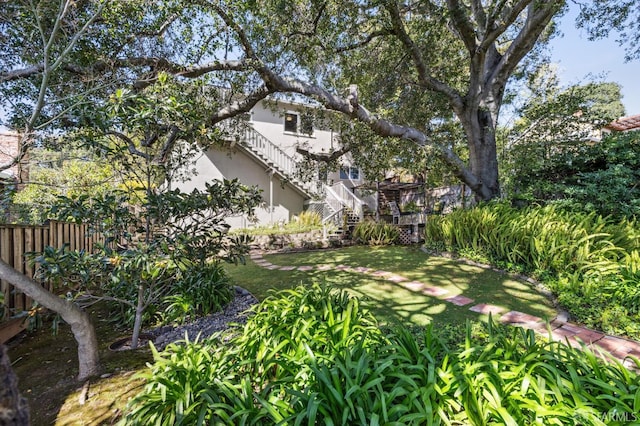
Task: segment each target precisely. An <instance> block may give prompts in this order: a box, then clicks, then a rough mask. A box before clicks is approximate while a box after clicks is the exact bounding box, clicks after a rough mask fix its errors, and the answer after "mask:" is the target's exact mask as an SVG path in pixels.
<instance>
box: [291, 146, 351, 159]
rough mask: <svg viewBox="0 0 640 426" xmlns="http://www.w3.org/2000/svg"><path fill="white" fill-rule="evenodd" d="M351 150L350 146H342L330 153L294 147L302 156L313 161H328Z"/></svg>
mask: <svg viewBox="0 0 640 426" xmlns="http://www.w3.org/2000/svg"><path fill="white" fill-rule="evenodd" d="M349 151H351V148H350V147H346V146H343V147H342V148H340V149H338V150H336V151H332V152H330V153H326V152H311V151H309V150H308V149H304V148H302V147H296V152H297V153H298V154H300V155H302V156H303V157H306V158H309V159H311V160H314V161H320V162H323V163H330V162H332V161H334V160H337V159H338V158H340V157H342V156H343V155H344V154H346V153H347V152H349Z"/></svg>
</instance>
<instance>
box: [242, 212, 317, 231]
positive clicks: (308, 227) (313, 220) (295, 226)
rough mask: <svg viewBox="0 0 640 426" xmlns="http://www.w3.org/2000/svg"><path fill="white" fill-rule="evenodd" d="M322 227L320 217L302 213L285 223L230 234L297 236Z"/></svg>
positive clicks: (314, 214)
mask: <svg viewBox="0 0 640 426" xmlns="http://www.w3.org/2000/svg"><path fill="white" fill-rule="evenodd" d="M322 226H323V223H322V217H320V215H319V214H318V213H316V212H310V211H303V212H301V213H300V214H299V215H298V216H294V217H293V218H292V219H291V220H290V221H289V222H287V223H284V222H282V223H274V224H271V225H262V226H257V227H254V228H244V229H236V230H233V231H232V232H231V234H235V235H247V236H255V235H287V234H299V233H303V232H311V231H318V230H322Z"/></svg>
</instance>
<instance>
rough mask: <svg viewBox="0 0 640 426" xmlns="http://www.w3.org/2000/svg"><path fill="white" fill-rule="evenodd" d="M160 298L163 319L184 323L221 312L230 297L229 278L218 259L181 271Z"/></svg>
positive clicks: (231, 293)
mask: <svg viewBox="0 0 640 426" xmlns="http://www.w3.org/2000/svg"><path fill="white" fill-rule="evenodd" d="M169 293H170V294H169V295H168V296H167V297H165V298H164V300H163V301H162V309H163V311H164V321H163V322H165V323H168V322H177V323H184V322H186V321H189V320H193V319H194V318H197V317H203V316H207V315H209V314H212V313H215V312H218V311H221V310H222V309H223V308H224V307H225V306H226V305H227V304H228V303H229V302H230V301H231V299H232V298H233V291H232V289H231V286H230V284H229V278H228V277H227V274H226V272H225V270H224V268H223V267H222V265H221V264H220V263H218V262H215V263H210V264H206V265H203V266H198V267H197V268H196V267H191V268H188V269H186V270H185V271H182V273H181V274H180V276H179V277H178V279H176V280H175V282H174V283H173V285H172V286H171V287H170V289H169Z"/></svg>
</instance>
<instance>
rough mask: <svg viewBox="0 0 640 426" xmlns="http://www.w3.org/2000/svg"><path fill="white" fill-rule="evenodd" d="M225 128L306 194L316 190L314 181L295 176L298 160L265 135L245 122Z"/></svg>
mask: <svg viewBox="0 0 640 426" xmlns="http://www.w3.org/2000/svg"><path fill="white" fill-rule="evenodd" d="M225 130H227V131H229V132H231V134H232V135H234V136H235V137H236V140H237V141H238V143H240V144H241V145H242V146H244V147H246V148H248V149H249V150H250V151H251V152H253V153H254V154H256V155H257V156H258V157H259V158H262V159H263V160H264V161H266V162H267V164H269V165H270V166H272V167H273V168H274V169H275V170H276V171H278V172H280V174H282V175H283V176H284V177H285V178H287V179H289V181H291V182H292V183H294V184H295V185H297V186H298V187H300V188H302V189H303V190H304V191H305V192H307V193H308V194H314V193H315V192H317V189H316V188H315V185H314V183H312V182H303V181H301V180H299V179H297V178H296V177H295V175H296V171H297V168H298V162H297V161H296V159H295V158H293V157H292V156H290V155H289V154H287V153H286V152H285V151H284V150H283V149H282V148H280V147H279V146H278V145H276V144H275V143H273V142H271V141H270V140H269V139H268V138H267V137H266V136H264V135H263V134H261V133H260V132H258V131H257V130H255V129H254V128H253V127H251V126H249V125H247V124H239V125H238V126H236V127H233V128H232V127H231V126H225Z"/></svg>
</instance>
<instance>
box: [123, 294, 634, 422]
mask: <svg viewBox="0 0 640 426" xmlns="http://www.w3.org/2000/svg"><path fill="white" fill-rule="evenodd" d="M357 307H358V304H357V300H356V299H351V298H348V297H346V296H344V295H341V294H339V293H336V292H331V291H328V290H327V289H323V288H318V287H317V286H312V287H311V288H306V289H305V288H298V289H296V290H293V291H290V292H285V293H284V294H281V295H273V296H272V297H271V298H269V299H268V300H265V302H263V304H261V305H260V306H259V307H258V308H257V309H256V315H255V316H254V317H252V318H250V319H249V322H248V323H247V324H246V325H245V327H244V328H243V329H242V330H237V331H236V332H235V333H236V334H233V335H232V336H231V338H230V339H231V340H230V341H227V342H223V341H222V340H221V339H220V338H219V337H217V338H212V339H209V340H204V341H195V342H189V341H188V340H187V342H185V343H183V344H174V345H170V346H169V347H168V348H167V350H166V351H165V352H163V353H158V352H156V351H155V350H154V359H155V362H154V364H152V365H151V367H150V369H149V371H148V372H146V373H145V374H144V378H145V379H146V380H147V384H146V385H145V387H144V390H143V391H142V392H141V393H140V394H139V395H138V396H136V397H135V398H134V399H133V400H132V402H131V404H130V406H129V411H128V414H127V417H125V419H124V422H125V423H126V424H158V425H169V424H198V425H200V424H403V425H418V424H477V425H480V424H490V423H501V424H510V425H518V424H534V423H544V424H574V425H578V424H585V423H588V424H594V425H599V424H605V422H606V421H607V420H608V419H609V418H610V417H611V416H616V415H620V414H621V413H626V414H627V415H633V413H635V412H637V410H638V408H640V407H638V402H637V401H638V398H639V397H640V386H639V385H640V379H639V378H638V375H637V374H636V373H633V372H630V371H628V370H627V369H626V368H625V367H623V366H622V365H621V364H620V363H618V362H615V361H614V362H610V363H606V362H604V361H602V360H601V359H600V358H599V357H597V356H596V355H594V354H592V353H590V352H589V351H588V350H584V351H583V350H580V349H575V348H572V347H571V346H568V345H565V344H563V343H561V342H554V341H550V342H547V341H544V340H541V339H537V338H536V337H535V336H534V334H533V331H524V330H522V329H518V328H502V327H498V326H496V325H494V324H493V323H492V322H491V321H490V322H489V323H488V324H487V325H486V327H485V328H484V330H482V332H481V335H482V336H481V338H480V339H479V340H478V339H477V338H476V335H475V334H474V333H472V329H471V327H470V326H467V329H466V335H464V336H463V337H462V342H461V343H460V344H459V345H456V346H448V345H446V344H445V343H444V342H443V341H442V340H441V339H440V338H439V336H438V333H437V331H435V330H434V329H433V328H431V327H428V328H427V329H425V330H424V331H422V332H417V330H413V331H412V332H410V331H408V330H406V329H396V330H394V331H392V332H389V333H387V334H383V333H382V332H381V331H380V329H379V328H378V327H376V323H375V319H374V318H372V317H370V315H368V314H366V313H364V312H362V311H360V310H359V309H357ZM327 321H328V322H329V323H330V324H326V322H327ZM238 333H239V334H238ZM248 355H251V356H248Z"/></svg>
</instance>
